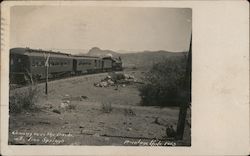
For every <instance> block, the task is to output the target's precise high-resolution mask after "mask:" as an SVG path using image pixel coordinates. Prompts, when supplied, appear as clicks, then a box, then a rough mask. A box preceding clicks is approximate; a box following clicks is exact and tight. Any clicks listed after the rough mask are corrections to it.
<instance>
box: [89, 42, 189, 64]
mask: <svg viewBox="0 0 250 156" xmlns="http://www.w3.org/2000/svg"><path fill="white" fill-rule="evenodd" d="M120 52H121V51H120ZM110 54H111V55H112V56H113V57H121V59H122V62H123V66H124V67H148V66H152V65H153V64H155V63H157V62H160V61H163V60H165V59H169V58H174V57H180V56H185V55H186V54H187V52H168V51H164V50H159V51H143V52H133V53H132V52H131V53H118V52H114V51H112V50H102V49H100V48H98V47H93V48H92V49H90V50H89V52H88V53H87V55H90V56H100V57H103V56H107V55H110Z"/></svg>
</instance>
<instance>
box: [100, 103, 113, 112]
mask: <svg viewBox="0 0 250 156" xmlns="http://www.w3.org/2000/svg"><path fill="white" fill-rule="evenodd" d="M112 109H113V108H112V105H111V103H110V102H103V103H102V112H104V113H110V112H111V111H112Z"/></svg>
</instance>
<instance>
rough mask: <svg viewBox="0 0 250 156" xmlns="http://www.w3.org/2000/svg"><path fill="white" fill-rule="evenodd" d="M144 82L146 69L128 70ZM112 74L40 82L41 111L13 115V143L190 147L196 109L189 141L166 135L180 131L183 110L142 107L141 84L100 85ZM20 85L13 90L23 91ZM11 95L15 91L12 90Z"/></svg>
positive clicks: (39, 103)
mask: <svg viewBox="0 0 250 156" xmlns="http://www.w3.org/2000/svg"><path fill="white" fill-rule="evenodd" d="M124 72H125V73H127V74H130V75H133V76H134V77H135V78H136V79H138V80H139V81H140V80H141V79H140V77H141V76H142V74H143V72H141V71H124ZM106 76H107V73H100V74H92V75H84V76H78V77H73V78H67V79H61V80H56V81H51V82H49V93H48V95H45V94H44V86H45V84H44V83H42V84H39V85H38V90H39V93H38V95H39V97H38V99H37V102H36V109H34V110H29V111H23V112H21V113H18V114H10V118H9V144H31V145H125V146H171V145H183V146H190V144H191V131H190V129H191V128H190V121H191V120H190V110H189V111H188V115H187V120H188V121H187V122H186V128H185V133H184V139H183V140H180V141H175V140H172V139H171V138H168V139H166V126H167V125H173V127H174V129H176V126H177V121H178V113H179V108H177V107H170V108H159V107H148V106H147V107H146V106H140V96H139V91H138V86H139V85H140V84H137V83H135V84H131V85H125V86H122V85H120V86H118V89H117V90H116V89H115V86H109V87H95V86H94V83H96V82H99V81H100V80H101V79H103V78H105V77H106ZM23 89H24V88H18V89H15V90H12V91H11V92H21V91H22V90H23ZM10 94H11V93H10Z"/></svg>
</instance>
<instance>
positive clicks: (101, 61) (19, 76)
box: [9, 48, 122, 84]
mask: <svg viewBox="0 0 250 156" xmlns="http://www.w3.org/2000/svg"><path fill="white" fill-rule="evenodd" d="M9 66H10V75H9V77H10V83H19V84H20V83H26V82H28V81H30V80H31V79H32V80H43V79H45V78H46V75H48V78H57V77H63V76H73V75H82V74H88V73H97V72H106V71H120V70H122V60H121V58H120V57H119V58H114V57H111V56H106V57H94V56H87V55H85V56H79V55H71V54H66V53H61V52H53V51H45V50H40V49H39V50H37V49H30V48H12V49H10V65H9ZM47 66H48V73H47V72H46V68H47Z"/></svg>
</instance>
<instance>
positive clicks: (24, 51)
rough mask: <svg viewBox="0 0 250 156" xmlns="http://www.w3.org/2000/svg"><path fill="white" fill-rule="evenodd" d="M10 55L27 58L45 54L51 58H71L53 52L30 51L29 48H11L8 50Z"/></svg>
mask: <svg viewBox="0 0 250 156" xmlns="http://www.w3.org/2000/svg"><path fill="white" fill-rule="evenodd" d="M10 53H11V54H19V55H27V56H44V53H45V54H50V56H51V57H53V56H56V57H58V56H60V57H71V56H72V55H71V54H66V53H61V52H54V51H47V50H41V49H30V48H12V49H10Z"/></svg>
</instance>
